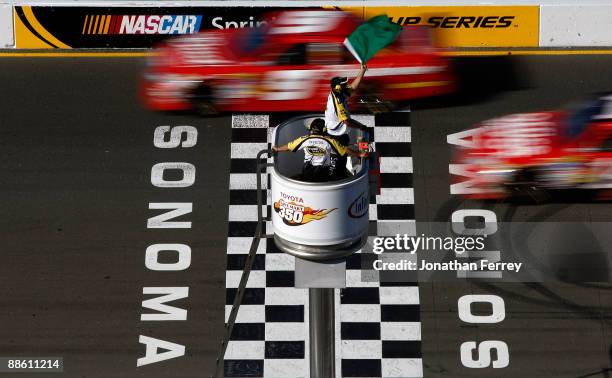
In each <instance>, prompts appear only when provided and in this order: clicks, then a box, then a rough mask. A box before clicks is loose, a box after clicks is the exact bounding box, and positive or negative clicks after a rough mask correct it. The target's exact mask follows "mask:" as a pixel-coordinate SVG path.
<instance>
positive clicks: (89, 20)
mask: <svg viewBox="0 0 612 378" xmlns="http://www.w3.org/2000/svg"><path fill="white" fill-rule="evenodd" d="M201 23H202V16H201V15H86V16H85V20H84V21H83V29H82V31H81V34H168V35H172V34H192V33H197V32H198V31H200V25H201Z"/></svg>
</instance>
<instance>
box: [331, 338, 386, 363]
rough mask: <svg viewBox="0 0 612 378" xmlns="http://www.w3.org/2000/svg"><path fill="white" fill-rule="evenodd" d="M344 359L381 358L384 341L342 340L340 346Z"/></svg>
mask: <svg viewBox="0 0 612 378" xmlns="http://www.w3.org/2000/svg"><path fill="white" fill-rule="evenodd" d="M340 348H341V349H342V350H341V353H342V354H341V355H342V358H343V359H363V360H369V359H377V360H378V359H381V358H382V341H380V340H342V344H341V346H340Z"/></svg>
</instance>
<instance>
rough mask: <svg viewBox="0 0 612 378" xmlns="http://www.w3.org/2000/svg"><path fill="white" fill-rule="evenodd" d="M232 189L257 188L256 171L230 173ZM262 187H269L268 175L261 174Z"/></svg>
mask: <svg viewBox="0 0 612 378" xmlns="http://www.w3.org/2000/svg"><path fill="white" fill-rule="evenodd" d="M229 186H230V190H240V189H257V174H256V173H232V174H231V175H230V185H229ZM261 188H262V189H268V180H267V179H266V175H265V174H262V175H261Z"/></svg>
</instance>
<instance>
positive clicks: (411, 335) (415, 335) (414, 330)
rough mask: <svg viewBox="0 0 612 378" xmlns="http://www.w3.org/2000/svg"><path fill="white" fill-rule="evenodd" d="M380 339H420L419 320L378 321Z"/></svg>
mask: <svg viewBox="0 0 612 378" xmlns="http://www.w3.org/2000/svg"><path fill="white" fill-rule="evenodd" d="M380 338H381V340H399V341H411V340H414V341H420V340H421V323H420V322H382V323H380Z"/></svg>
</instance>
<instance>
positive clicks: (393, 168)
mask: <svg viewBox="0 0 612 378" xmlns="http://www.w3.org/2000/svg"><path fill="white" fill-rule="evenodd" d="M380 173H412V158H411V157H384V156H381V157H380Z"/></svg>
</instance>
